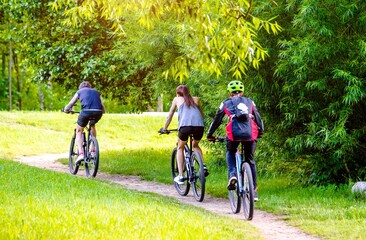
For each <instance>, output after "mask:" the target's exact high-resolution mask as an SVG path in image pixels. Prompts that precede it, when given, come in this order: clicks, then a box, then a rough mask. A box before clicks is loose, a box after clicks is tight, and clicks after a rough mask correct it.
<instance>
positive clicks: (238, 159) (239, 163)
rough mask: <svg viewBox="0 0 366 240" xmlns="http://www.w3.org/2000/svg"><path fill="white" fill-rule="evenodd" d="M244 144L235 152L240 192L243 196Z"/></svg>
mask: <svg viewBox="0 0 366 240" xmlns="http://www.w3.org/2000/svg"><path fill="white" fill-rule="evenodd" d="M243 148H244V147H243V144H240V148H239V147H238V149H237V151H236V153H235V160H236V161H235V162H236V176H237V179H238V180H237V181H238V187H239V193H240V195H241V196H242V195H243V192H244V191H243V182H242V174H243V173H242V170H241V169H242V164H243V162H244V161H243V157H244V151H243V150H244V149H243Z"/></svg>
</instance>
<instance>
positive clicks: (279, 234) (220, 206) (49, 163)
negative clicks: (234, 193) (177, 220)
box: [16, 153, 320, 240]
mask: <svg viewBox="0 0 366 240" xmlns="http://www.w3.org/2000/svg"><path fill="white" fill-rule="evenodd" d="M60 158H67V154H66V153H65V154H44V155H40V156H26V157H25V156H20V157H18V158H17V159H16V160H17V161H19V162H22V163H25V164H28V165H31V166H35V167H39V168H43V169H48V170H53V171H59V172H65V173H68V172H69V169H68V167H67V166H65V165H62V164H61V163H59V162H55V160H57V159H60ZM83 174H85V173H83V172H81V173H80V174H79V175H78V176H85V175H83ZM97 178H99V179H105V180H109V181H112V182H114V183H117V184H120V185H122V186H123V187H125V188H128V189H133V190H137V191H142V192H154V193H157V194H161V195H164V196H169V197H172V198H175V199H177V200H179V201H181V202H183V203H186V204H191V205H194V206H197V207H201V208H204V209H206V210H208V211H210V212H213V213H215V214H218V215H223V216H229V217H232V218H237V219H243V218H244V217H243V216H242V214H233V213H232V212H231V209H230V206H229V203H228V200H227V199H220V198H214V197H211V196H208V195H206V196H205V199H204V201H203V202H197V201H196V200H195V199H194V197H193V196H192V195H191V194H189V195H188V196H186V197H182V196H180V195H178V193H177V192H176V191H175V189H174V186H173V185H172V184H170V185H166V184H161V183H155V182H148V181H142V180H140V179H139V177H136V176H121V175H110V174H106V173H102V172H98V175H97ZM243 221H244V220H243ZM249 223H250V224H252V225H253V226H254V227H256V228H257V229H259V231H260V233H261V235H262V236H263V237H264V238H265V239H269V240H286V239H291V240H312V239H320V238H317V237H313V236H310V235H308V234H305V233H303V232H302V231H300V230H299V229H297V228H295V227H292V226H289V225H288V224H287V223H286V222H285V221H283V220H281V219H280V218H279V217H277V216H275V215H273V214H270V213H266V212H264V211H260V210H255V213H254V218H253V220H252V221H249Z"/></svg>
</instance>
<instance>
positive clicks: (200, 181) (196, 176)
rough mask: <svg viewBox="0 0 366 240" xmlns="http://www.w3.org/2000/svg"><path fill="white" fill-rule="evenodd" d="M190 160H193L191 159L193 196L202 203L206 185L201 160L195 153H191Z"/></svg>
mask: <svg viewBox="0 0 366 240" xmlns="http://www.w3.org/2000/svg"><path fill="white" fill-rule="evenodd" d="M192 158H193V159H192V163H193V169H192V174H193V176H192V177H193V182H192V189H193V195H194V198H195V199H196V200H197V201H198V202H202V201H203V199H204V197H205V185H206V178H205V172H204V169H203V160H202V157H201V155H200V154H198V153H197V152H193V154H192Z"/></svg>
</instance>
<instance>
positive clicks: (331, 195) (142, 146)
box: [0, 112, 366, 239]
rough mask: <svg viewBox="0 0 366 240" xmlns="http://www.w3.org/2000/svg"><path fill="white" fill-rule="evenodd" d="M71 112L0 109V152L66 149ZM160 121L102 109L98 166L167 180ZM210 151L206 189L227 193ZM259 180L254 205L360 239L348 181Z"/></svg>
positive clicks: (357, 202)
mask: <svg viewBox="0 0 366 240" xmlns="http://www.w3.org/2000/svg"><path fill="white" fill-rule="evenodd" d="M76 117H77V116H76V115H73V116H72V115H66V114H62V113H38V112H29V113H27V112H24V113H23V112H16V113H7V112H0V131H1V132H2V135H1V138H0V147H1V151H0V156H1V155H2V156H4V157H6V158H9V159H11V158H13V157H14V156H15V155H17V154H24V155H31V154H40V153H61V152H67V149H68V145H69V140H70V137H71V133H72V129H73V126H74V123H75V119H76ZM164 121H165V116H158V117H149V116H142V115H109V114H107V115H105V116H104V117H103V119H102V120H101V121H100V123H98V140H99V143H100V148H101V170H102V171H106V172H111V173H119V174H133V175H141V176H142V177H143V178H144V179H147V180H154V181H160V182H164V183H169V182H171V179H170V169H169V161H170V159H169V158H170V152H171V149H172V148H173V147H174V145H175V139H176V135H175V134H171V135H168V136H167V135H161V136H160V135H158V134H157V130H158V129H159V128H160V127H161V126H163V124H164ZM175 122H176V121H174V120H173V123H172V127H174V123H175ZM263 140H265V139H263ZM258 147H259V148H260V146H258ZM213 155H215V153H212V152H210V151H208V150H207V149H204V156H205V159H206V160H205V161H206V163H207V165H208V167H209V169H210V172H211V173H210V176H209V177H208V179H207V191H208V193H209V194H212V195H215V196H220V197H226V195H227V192H226V190H225V182H226V167H225V163H224V160H222V161H221V162H218V161H215V160H214V159H216V158H217V157H218V156H215V157H214V156H213ZM221 155H222V153H220V157H221V158H222V156H221ZM64 161H65V160H64ZM219 165H220V166H219ZM259 185H260V199H261V200H260V201H259V202H258V203H257V204H256V207H257V208H261V209H264V210H268V211H271V212H274V213H277V214H281V215H283V216H284V218H286V219H287V220H288V221H289V222H290V223H291V224H293V225H295V226H299V227H300V228H302V229H304V230H305V231H307V232H309V233H313V234H317V235H321V236H324V237H326V238H327V239H346V238H347V239H361V238H362V236H363V235H364V232H365V230H366V225H365V224H364V223H365V222H364V221H365V219H366V209H365V206H364V198H355V197H354V196H353V195H351V194H350V187H349V186H342V187H341V188H335V187H334V186H328V187H326V188H319V187H310V188H301V187H300V186H297V185H295V184H292V181H291V180H290V179H286V178H285V177H284V176H280V177H279V178H278V179H276V180H273V179H263V178H261V177H260V176H259Z"/></svg>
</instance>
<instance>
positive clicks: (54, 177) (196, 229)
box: [0, 160, 258, 239]
mask: <svg viewBox="0 0 366 240" xmlns="http://www.w3.org/2000/svg"><path fill="white" fill-rule="evenodd" d="M0 186H1V187H0V212H1V218H0V224H1V226H2V227H1V228H0V239H192V238H199V239H206V236H210V237H209V238H210V239H232V237H233V236H235V237H238V238H241V239H244V238H245V239H258V233H257V231H255V230H254V229H253V227H251V226H250V225H249V224H248V223H246V222H244V221H240V220H233V219H230V218H225V217H219V216H215V215H214V214H211V213H209V212H206V211H204V210H201V209H197V208H194V207H191V206H187V205H183V204H181V203H178V202H177V201H175V200H173V199H170V198H166V197H162V196H158V195H155V194H149V193H138V192H134V191H130V190H126V189H123V188H121V187H120V186H117V185H116V184H109V183H106V182H102V181H98V180H97V179H96V180H91V179H86V178H77V177H74V176H71V175H68V174H62V173H58V172H52V171H46V170H41V169H37V168H33V167H28V166H25V165H22V164H19V163H16V162H12V161H7V160H0Z"/></svg>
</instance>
